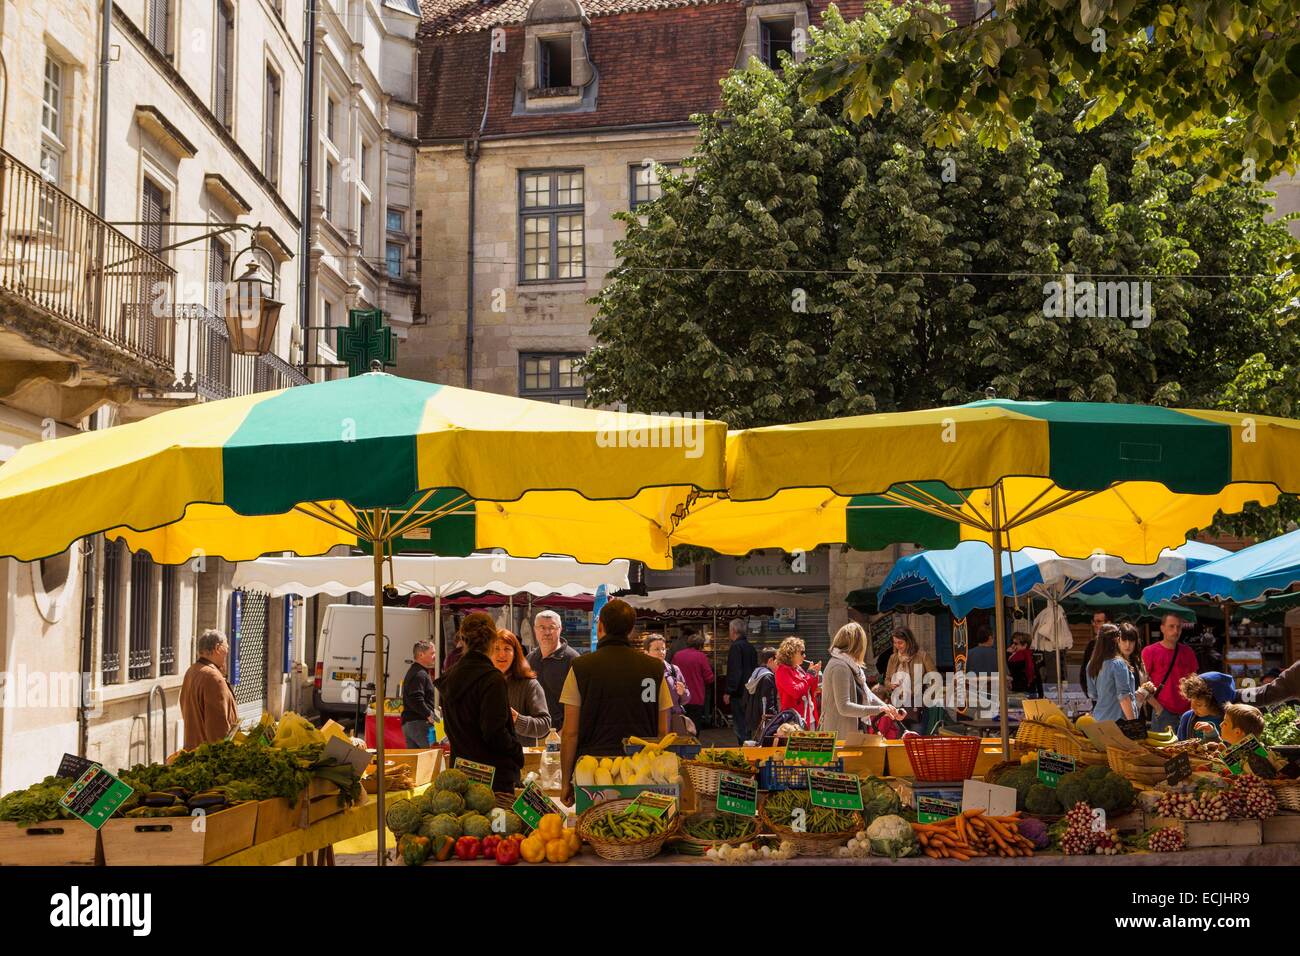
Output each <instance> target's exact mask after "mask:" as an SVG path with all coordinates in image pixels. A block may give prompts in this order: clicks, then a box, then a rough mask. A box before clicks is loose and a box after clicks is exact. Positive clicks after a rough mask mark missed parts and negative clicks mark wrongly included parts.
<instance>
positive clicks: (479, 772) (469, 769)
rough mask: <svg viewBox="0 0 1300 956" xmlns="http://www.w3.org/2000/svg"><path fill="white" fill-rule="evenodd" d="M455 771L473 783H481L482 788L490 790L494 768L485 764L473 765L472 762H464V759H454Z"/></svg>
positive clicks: (494, 774) (495, 770)
mask: <svg viewBox="0 0 1300 956" xmlns="http://www.w3.org/2000/svg"><path fill="white" fill-rule="evenodd" d="M456 769H457V770H459V771H460V772H461V773H463V774H464V775H465V776H467V777H469V778H470V779H471V780H473V781H474V782H475V783H481V784H483V786H485V787H488V788H491V786H492V778H493V777H494V776H496V772H497V769H496V767H493V766H491V765H490V764H485V763H475V762H474V761H472V760H466V759H465V758H464V757H457V758H456Z"/></svg>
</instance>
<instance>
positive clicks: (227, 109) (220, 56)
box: [212, 0, 235, 129]
mask: <svg viewBox="0 0 1300 956" xmlns="http://www.w3.org/2000/svg"><path fill="white" fill-rule="evenodd" d="M213 39H214V42H215V47H216V50H215V52H216V70H215V73H214V76H213V95H212V112H213V113H215V114H216V116H217V120H218V121H219V122H220V123H221V125H222V126H224V127H225V128H226V129H230V128H231V126H232V124H233V121H234V112H235V111H234V98H235V96H234V91H235V84H234V79H235V8H234V7H233V6H232V5H231V3H230V0H217V28H216V31H215V36H214V38H213Z"/></svg>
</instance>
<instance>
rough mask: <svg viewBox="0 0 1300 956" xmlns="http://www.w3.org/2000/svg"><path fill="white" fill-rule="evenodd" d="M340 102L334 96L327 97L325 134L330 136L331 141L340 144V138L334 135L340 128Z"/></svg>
mask: <svg viewBox="0 0 1300 956" xmlns="http://www.w3.org/2000/svg"><path fill="white" fill-rule="evenodd" d="M338 106H339V104H338V103H337V102H336V101H335V100H334V97H332V96H327V97H325V135H326V136H328V137H329V140H330V142H331V143H333V144H334V145H335V146H337V145H338V142H339V141H338V138H337V137H336V136H335V135H334V133H335V130H336V129H337V128H338V112H339V109H338Z"/></svg>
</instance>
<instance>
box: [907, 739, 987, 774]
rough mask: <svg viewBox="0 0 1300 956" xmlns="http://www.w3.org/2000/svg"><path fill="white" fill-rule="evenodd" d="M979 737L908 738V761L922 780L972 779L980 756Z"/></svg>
mask: <svg viewBox="0 0 1300 956" xmlns="http://www.w3.org/2000/svg"><path fill="white" fill-rule="evenodd" d="M980 741H981V738H979V737H965V736H963V737H904V738H903V747H904V749H905V750H906V751H907V762H908V763H910V764H911V765H912V773H913V775H914V776H915V777H916V779H917V781H919V782H927V781H928V782H933V781H936V780H944V781H946V780H969V779H970V778H971V777H972V776H973V775H974V774H975V763H976V761H978V760H979V756H980Z"/></svg>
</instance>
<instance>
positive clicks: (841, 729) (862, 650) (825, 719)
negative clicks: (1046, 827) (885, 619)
mask: <svg viewBox="0 0 1300 956" xmlns="http://www.w3.org/2000/svg"><path fill="white" fill-rule="evenodd" d="M866 655H867V632H866V631H864V630H863V629H862V625H861V624H858V623H855V622H850V623H848V624H845V625H844V626H843V627H842V628H840V629H839V630H838V631H836V632H835V637H834V639H833V640H832V641H831V659H830V660H829V661H827V662H826V671H825V673H824V675H823V677H822V727H821V729H822V730H833V731H835V735H836V737H837V739H840V740H844V739H846V738H847V737H848V735H849V734H852V733H859V732H861V731H862V730H863V729H864V727H863V721H864V720H865V719H866V718H870V717H875V716H877V715H879V714H884V715H886V716H887V717H890V718H892V719H894V720H902V719H903V712H902V711H900V710H898V709H897V708H896V707H893V706H892V705H890V704H887V703H885V702H884V701H883V700H881V699H880V698H879V697H877V696H876V695H875V694H873V693H871V690H870V688H868V687H867V671H866V667H865V666H864V665H863V661H864V660H865V658H866Z"/></svg>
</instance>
